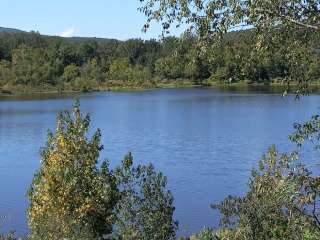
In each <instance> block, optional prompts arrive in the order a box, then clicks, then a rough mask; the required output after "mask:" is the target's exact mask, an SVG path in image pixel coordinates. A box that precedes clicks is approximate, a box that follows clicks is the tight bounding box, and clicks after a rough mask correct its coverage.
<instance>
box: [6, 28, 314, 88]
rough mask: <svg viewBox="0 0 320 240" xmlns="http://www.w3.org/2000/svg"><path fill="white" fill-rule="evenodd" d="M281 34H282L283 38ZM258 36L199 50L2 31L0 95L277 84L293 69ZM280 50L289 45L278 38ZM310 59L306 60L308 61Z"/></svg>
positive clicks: (233, 35)
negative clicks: (261, 45) (263, 45)
mask: <svg viewBox="0 0 320 240" xmlns="http://www.w3.org/2000/svg"><path fill="white" fill-rule="evenodd" d="M279 32H281V31H279ZM300 35H301V37H303V38H304V39H309V41H310V44H311V45H313V51H311V52H308V53H307V51H306V50H305V47H304V46H303V45H300V46H299V47H298V48H296V49H295V50H296V51H300V52H301V53H303V59H302V60H303V61H304V62H305V63H308V64H304V65H306V67H305V69H304V74H305V76H304V77H305V78H307V79H309V80H311V81H314V82H316V81H317V80H318V79H319V76H320V70H319V69H320V68H319V66H320V51H319V49H320V47H319V46H318V44H319V43H318V42H319V36H318V35H316V34H309V35H308V36H307V37H306V34H305V33H300ZM255 36H256V35H255V34H254V33H253V30H244V31H237V32H230V33H228V34H227V35H225V36H224V37H223V38H222V39H221V41H217V42H216V43H215V44H212V47H211V48H210V49H206V50H205V51H201V47H202V46H201V45H200V44H199V42H198V41H197V38H196V36H194V35H193V34H191V33H185V34H183V35H182V36H181V37H180V38H176V37H166V38H163V39H161V40H141V39H130V40H127V41H119V40H113V39H99V38H61V37H50V36H42V35H40V34H39V33H36V32H30V33H27V32H19V31H13V32H10V31H9V32H8V31H2V32H1V31H0V90H1V91H2V92H7V93H9V92H31V91H59V92H62V91H90V90H99V89H101V90H107V89H116V88H153V87H161V86H170V85H171V86H179V85H206V86H207V85H212V84H220V83H223V84H227V83H245V84H250V83H264V84H270V83H272V84H276V83H279V82H283V80H286V79H287V78H288V76H290V72H291V71H293V70H295V66H292V65H291V63H290V62H289V61H287V58H288V57H291V56H288V54H286V52H285V51H286V49H282V50H281V48H280V49H279V48H272V46H270V47H268V48H266V49H265V50H264V51H260V50H259V49H258V48H259V46H257V43H256V41H253V38H255ZM278 36H280V37H278V38H277V39H270V42H275V41H276V42H277V45H278V46H279V45H281V44H283V45H284V46H287V45H288V41H290V40H289V39H288V38H287V37H286V36H285V34H278ZM306 53H307V54H306Z"/></svg>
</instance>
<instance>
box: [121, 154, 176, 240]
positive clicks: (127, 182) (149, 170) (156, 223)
mask: <svg viewBox="0 0 320 240" xmlns="http://www.w3.org/2000/svg"><path fill="white" fill-rule="evenodd" d="M115 176H116V178H117V182H118V184H119V185H118V186H119V189H120V191H121V194H120V196H121V198H120V201H119V202H118V204H117V205H116V213H117V222H116V225H115V231H116V233H115V234H116V236H118V238H120V239H128V240H129V239H141V240H144V239H145V240H165V239H175V231H176V229H177V222H175V221H174V220H173V212H174V209H175V208H174V207H173V196H172V194H171V192H170V191H168V190H166V185H167V179H166V177H165V176H163V174H162V173H157V172H156V171H155V169H154V167H153V166H152V165H151V164H150V165H147V166H143V165H139V166H137V167H134V166H133V158H132V155H131V153H129V154H128V155H127V156H126V157H125V159H124V160H123V161H122V165H121V166H120V167H118V168H116V170H115Z"/></svg>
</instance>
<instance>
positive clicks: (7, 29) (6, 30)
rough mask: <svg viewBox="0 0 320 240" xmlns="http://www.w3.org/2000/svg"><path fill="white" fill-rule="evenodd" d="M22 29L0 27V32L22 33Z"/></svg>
mask: <svg viewBox="0 0 320 240" xmlns="http://www.w3.org/2000/svg"><path fill="white" fill-rule="evenodd" d="M22 32H24V31H22V30H19V29H15V28H5V27H0V33H22Z"/></svg>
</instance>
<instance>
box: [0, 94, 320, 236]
mask: <svg viewBox="0 0 320 240" xmlns="http://www.w3.org/2000/svg"><path fill="white" fill-rule="evenodd" d="M75 98H79V99H80V102H81V107H82V110H83V111H84V112H88V113H90V115H91V119H92V125H91V129H92V131H93V130H95V129H96V128H100V129H101V130H102V135H103V137H102V142H103V145H104V147H105V150H104V151H103V152H102V155H101V159H108V160H109V161H110V162H111V166H115V165H117V164H118V163H120V161H121V160H122V158H123V157H124V155H125V154H126V153H128V152H129V151H131V152H132V153H133V156H134V159H135V163H148V162H151V163H153V164H154V165H155V166H156V168H157V169H158V170H160V171H162V172H163V173H164V174H165V175H166V176H167V177H168V188H169V189H170V190H171V191H172V192H173V195H174V197H175V206H176V212H175V218H176V219H177V220H178V221H179V233H178V234H179V235H187V234H191V233H194V232H198V231H199V230H200V229H202V228H203V227H216V226H217V224H218V220H219V216H218V213H217V212H215V211H213V210H211V208H210V204H211V203H215V202H217V201H220V200H222V199H223V198H224V197H226V196H227V195H228V194H243V193H244V192H245V191H246V188H247V186H246V183H247V181H248V177H249V175H250V170H251V168H252V167H254V166H256V165H257V162H258V160H259V159H260V157H261V155H262V154H263V153H264V152H266V151H267V149H268V147H269V146H270V145H272V144H276V145H277V146H278V148H279V149H280V150H281V151H288V150H290V149H294V147H295V146H294V145H293V144H291V143H290V142H289V141H288V135H289V134H290V133H291V132H292V131H293V127H292V124H293V123H294V122H302V121H306V120H308V119H309V118H310V117H311V116H312V115H314V114H316V113H318V112H319V106H320V96H317V95H312V96H309V97H303V98H302V99H301V100H300V101H295V100H294V97H293V96H288V97H285V98H283V97H281V95H280V94H274V93H268V92H261V91H259V92H258V91H245V92H237V91H222V90H217V89H196V88H195V89H160V90H149V91H141V92H97V93H87V94H79V95H71V96H68V95H64V96H51V97H50V96H46V97H43V96H42V97H27V98H26V97H21V98H11V97H6V98H4V97H3V98H0V189H1V198H0V215H4V216H6V217H5V219H3V229H4V230H8V229H15V230H16V231H17V232H18V233H19V234H24V233H26V232H27V224H26V218H25V210H26V207H27V200H26V191H27V188H28V186H29V185H30V183H31V180H32V177H33V173H34V172H35V170H36V169H37V168H38V167H39V165H40V156H39V149H40V147H42V146H44V144H45V141H46V135H47V130H48V129H51V130H54V129H55V120H56V115H57V113H58V112H59V111H60V110H63V109H71V107H72V104H73V100H74V99H75ZM305 157H307V159H308V161H315V157H316V156H315V154H314V153H313V152H312V150H308V151H306V152H305Z"/></svg>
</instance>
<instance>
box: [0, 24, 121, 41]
mask: <svg viewBox="0 0 320 240" xmlns="http://www.w3.org/2000/svg"><path fill="white" fill-rule="evenodd" d="M32 32H33V31H31V32H26V31H22V30H19V29H15V28H6V27H0V34H15V33H23V34H30V33H32ZM41 36H43V37H49V38H57V37H58V38H63V37H59V36H49V35H42V34H41ZM64 39H66V40H68V41H73V42H81V41H87V40H96V41H97V42H118V41H119V40H117V39H112V38H96V37H70V38H64Z"/></svg>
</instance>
